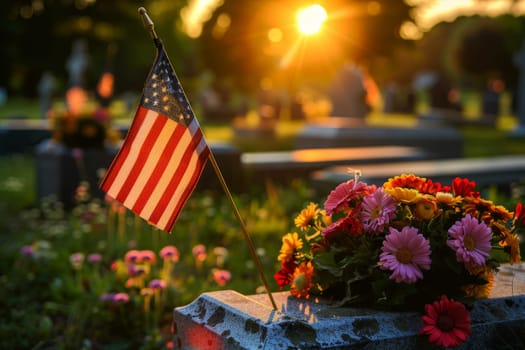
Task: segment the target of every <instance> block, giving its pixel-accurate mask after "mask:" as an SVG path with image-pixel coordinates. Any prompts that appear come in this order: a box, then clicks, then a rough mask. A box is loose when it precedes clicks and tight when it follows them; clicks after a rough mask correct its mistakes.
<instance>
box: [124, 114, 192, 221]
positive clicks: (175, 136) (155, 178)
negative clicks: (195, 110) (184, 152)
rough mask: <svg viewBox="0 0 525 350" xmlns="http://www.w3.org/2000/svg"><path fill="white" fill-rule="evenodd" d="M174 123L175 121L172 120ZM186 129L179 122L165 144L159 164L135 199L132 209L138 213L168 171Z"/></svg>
mask: <svg viewBox="0 0 525 350" xmlns="http://www.w3.org/2000/svg"><path fill="white" fill-rule="evenodd" d="M168 122H172V121H168ZM172 123H175V122H172ZM185 130H186V128H185V127H184V126H182V125H179V124H177V126H176V128H175V130H174V132H173V133H172V134H171V136H170V138H169V140H168V142H167V143H166V145H165V146H164V149H163V150H162V153H161V155H160V158H159V160H158V162H157V164H156V165H155V168H154V169H153V170H152V172H151V174H150V175H149V178H148V180H147V182H146V184H145V186H144V188H143V189H142V190H141V193H140V195H139V196H138V198H137V200H136V201H135V204H134V205H133V208H132V210H133V211H134V212H136V213H140V212H142V210H143V209H144V206H145V205H146V203H147V202H148V198H149V197H150V196H151V193H153V191H154V189H155V187H156V186H157V184H158V182H159V180H160V179H161V177H162V176H163V175H164V174H165V172H166V171H169V169H167V168H166V167H167V165H168V164H169V161H170V158H171V157H172V156H173V155H174V150H175V149H176V147H177V145H178V143H179V141H180V138H181V136H182V134H183V133H184V131H185ZM159 151H160V150H159Z"/></svg>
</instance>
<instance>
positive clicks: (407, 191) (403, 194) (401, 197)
mask: <svg viewBox="0 0 525 350" xmlns="http://www.w3.org/2000/svg"><path fill="white" fill-rule="evenodd" d="M385 191H386V192H387V193H388V194H390V195H391V196H392V197H394V199H395V200H396V201H398V202H403V203H414V202H415V201H416V199H417V198H418V197H420V196H421V194H420V193H419V191H418V190H415V189H413V188H402V187H394V188H387V189H385Z"/></svg>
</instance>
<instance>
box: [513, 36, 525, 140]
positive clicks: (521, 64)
mask: <svg viewBox="0 0 525 350" xmlns="http://www.w3.org/2000/svg"><path fill="white" fill-rule="evenodd" d="M514 64H515V65H516V67H518V69H519V71H520V75H519V80H518V90H517V92H516V93H517V95H518V96H517V98H516V103H517V106H516V107H517V113H516V114H517V117H518V123H519V124H518V127H517V128H516V129H515V130H514V131H513V132H512V134H511V135H512V136H517V137H525V41H523V45H522V46H521V49H520V51H518V53H516V55H515V56H514Z"/></svg>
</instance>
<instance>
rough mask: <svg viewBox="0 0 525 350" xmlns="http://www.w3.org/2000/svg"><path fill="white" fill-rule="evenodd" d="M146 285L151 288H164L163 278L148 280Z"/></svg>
mask: <svg viewBox="0 0 525 350" xmlns="http://www.w3.org/2000/svg"><path fill="white" fill-rule="evenodd" d="M148 287H150V288H151V289H153V290H159V289H165V288H166V282H165V281H164V280H160V279H154V280H151V281H150V282H149V284H148Z"/></svg>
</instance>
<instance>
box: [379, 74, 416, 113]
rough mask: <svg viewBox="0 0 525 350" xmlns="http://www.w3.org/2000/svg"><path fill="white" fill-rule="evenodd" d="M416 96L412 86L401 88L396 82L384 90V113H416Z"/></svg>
mask: <svg viewBox="0 0 525 350" xmlns="http://www.w3.org/2000/svg"><path fill="white" fill-rule="evenodd" d="M414 109H415V94H414V91H413V89H412V87H410V86H408V87H407V86H399V85H397V84H396V83H394V82H390V83H388V84H386V85H385V88H384V89H383V113H386V114H389V113H414Z"/></svg>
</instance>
